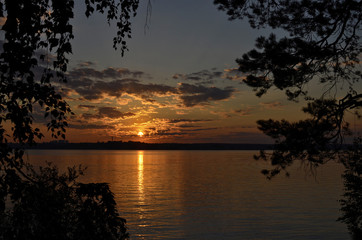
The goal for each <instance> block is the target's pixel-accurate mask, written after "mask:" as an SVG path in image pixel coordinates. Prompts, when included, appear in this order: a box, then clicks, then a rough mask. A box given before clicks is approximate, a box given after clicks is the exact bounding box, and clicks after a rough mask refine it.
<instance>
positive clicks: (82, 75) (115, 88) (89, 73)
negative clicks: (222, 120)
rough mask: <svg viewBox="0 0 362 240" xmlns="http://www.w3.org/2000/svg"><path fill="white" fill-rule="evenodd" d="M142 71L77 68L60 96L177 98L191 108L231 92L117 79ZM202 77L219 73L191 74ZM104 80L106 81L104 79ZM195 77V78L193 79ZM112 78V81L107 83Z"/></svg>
mask: <svg viewBox="0 0 362 240" xmlns="http://www.w3.org/2000/svg"><path fill="white" fill-rule="evenodd" d="M142 74H144V73H143V72H137V71H136V72H135V71H133V72H132V71H130V70H128V69H123V68H122V69H116V68H107V69H104V70H103V71H98V70H96V69H94V68H90V67H89V68H78V69H74V70H72V71H70V73H69V75H68V79H69V80H68V83H67V84H66V85H65V86H64V91H63V92H64V93H67V94H68V96H69V95H70V94H71V92H72V91H74V92H76V93H78V94H79V95H81V97H82V98H84V99H86V100H98V99H102V98H103V97H104V95H108V96H111V97H116V98H119V97H121V96H122V95H124V94H129V95H133V96H136V97H139V98H142V99H143V100H145V101H147V102H151V103H153V102H155V99H153V98H154V97H155V96H170V95H175V96H179V99H180V100H181V102H182V104H183V105H184V106H186V107H193V106H195V105H199V104H206V103H209V102H211V101H219V100H225V99H228V98H230V97H231V95H232V94H233V93H234V92H235V89H234V88H232V87H226V88H224V89H221V88H217V87H207V86H204V85H201V84H198V85H194V84H188V83H180V84H179V86H177V87H172V86H168V85H164V84H154V83H142V82H141V81H140V80H138V79H134V78H121V77H122V76H125V75H134V76H136V75H142ZM195 74H199V75H202V76H203V77H205V76H206V77H207V78H211V75H213V76H219V75H221V73H220V72H216V71H215V72H212V74H210V73H205V72H203V71H201V72H198V73H195ZM105 78H107V80H106V79H105ZM193 78H196V76H193ZM110 79H113V80H110Z"/></svg>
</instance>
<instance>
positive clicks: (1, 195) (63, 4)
mask: <svg viewBox="0 0 362 240" xmlns="http://www.w3.org/2000/svg"><path fill="white" fill-rule="evenodd" d="M138 3H139V1H138V0H119V1H114V0H85V6H86V9H85V14H86V16H87V17H89V16H90V15H91V14H92V13H94V12H95V11H97V12H100V13H102V14H103V13H104V14H105V15H106V19H107V21H108V23H109V24H110V23H111V22H112V21H116V25H117V29H118V31H117V33H116V36H115V37H114V39H113V47H114V48H115V49H117V47H118V46H120V50H121V54H122V55H123V54H124V52H125V51H126V50H127V46H126V41H125V39H126V38H130V37H131V22H130V18H131V17H132V16H135V14H136V10H137V8H138ZM73 8H74V0H36V1H29V0H1V1H0V17H1V18H2V19H3V20H4V24H3V25H2V26H1V31H3V33H4V40H3V41H0V49H1V52H0V80H1V82H0V215H1V221H2V222H1V227H2V229H1V230H2V231H0V239H85V238H88V239H122V238H123V237H125V236H127V234H126V231H125V228H124V223H125V221H124V220H122V219H120V218H119V216H118V213H117V212H116V210H115V203H114V199H113V195H112V193H111V192H110V191H109V187H108V185H107V184H80V183H78V182H77V181H76V179H77V178H76V176H77V171H75V170H74V169H73V170H71V171H69V173H68V175H59V173H58V171H57V170H56V169H55V168H53V167H48V168H43V169H41V170H40V172H39V173H36V171H35V170H34V168H33V167H31V166H28V165H27V164H25V163H24V160H23V155H24V152H23V150H21V148H22V147H23V146H24V145H25V144H28V145H32V144H35V143H36V141H38V140H40V139H41V138H43V136H44V135H43V134H44V133H43V132H42V131H41V130H40V129H38V128H34V127H33V123H34V115H35V114H36V113H39V112H41V113H43V114H44V115H43V116H44V119H45V121H46V122H47V128H48V131H50V132H51V136H52V137H53V138H58V137H61V138H65V131H66V129H65V128H66V127H67V125H68V124H67V116H68V115H69V114H71V109H70V107H69V105H68V104H67V103H66V102H65V101H64V100H63V99H62V97H61V95H60V94H59V93H57V90H56V88H55V87H54V86H53V85H52V83H51V82H52V81H54V80H57V81H64V82H65V81H66V77H65V74H64V73H65V72H66V71H67V65H68V62H69V60H68V54H71V53H72V45H71V40H72V39H73V38H74V35H73V29H72V25H71V23H70V20H71V19H72V18H73V16H74V9H73ZM9 142H14V143H17V144H18V145H17V146H20V147H19V148H14V147H13V145H11V144H9ZM69 184H71V185H69ZM8 201H10V202H11V204H10V205H6V203H7V202H8ZM6 206H8V207H10V209H7V208H6ZM49 234H57V237H58V238H56V237H55V236H53V235H49Z"/></svg>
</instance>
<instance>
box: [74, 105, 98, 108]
mask: <svg viewBox="0 0 362 240" xmlns="http://www.w3.org/2000/svg"><path fill="white" fill-rule="evenodd" d="M78 108H87V109H89V108H96V106H93V105H86V104H80V105H78Z"/></svg>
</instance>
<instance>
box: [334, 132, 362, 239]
mask: <svg viewBox="0 0 362 240" xmlns="http://www.w3.org/2000/svg"><path fill="white" fill-rule="evenodd" d="M342 162H343V164H344V165H345V167H346V170H345V171H344V174H343V178H344V187H345V193H344V195H343V196H344V199H343V200H341V201H340V202H341V205H342V208H341V210H342V212H343V214H342V217H340V218H339V219H338V220H339V221H342V222H344V223H346V224H347V227H348V229H349V231H350V232H351V233H352V234H353V235H352V236H353V239H361V238H362V187H361V186H362V138H358V139H356V141H355V143H354V148H353V149H352V150H350V151H347V152H346V156H345V157H344V159H343V161H342Z"/></svg>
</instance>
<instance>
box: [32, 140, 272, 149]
mask: <svg viewBox="0 0 362 240" xmlns="http://www.w3.org/2000/svg"><path fill="white" fill-rule="evenodd" d="M26 149H64V150H72V149H75V150H272V149H273V145H272V144H238V143H235V144H234V143H144V142H133V141H129V142H121V141H113V142H112V141H110V142H101V143H67V142H48V143H38V144H37V145H34V146H27V147H26Z"/></svg>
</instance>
